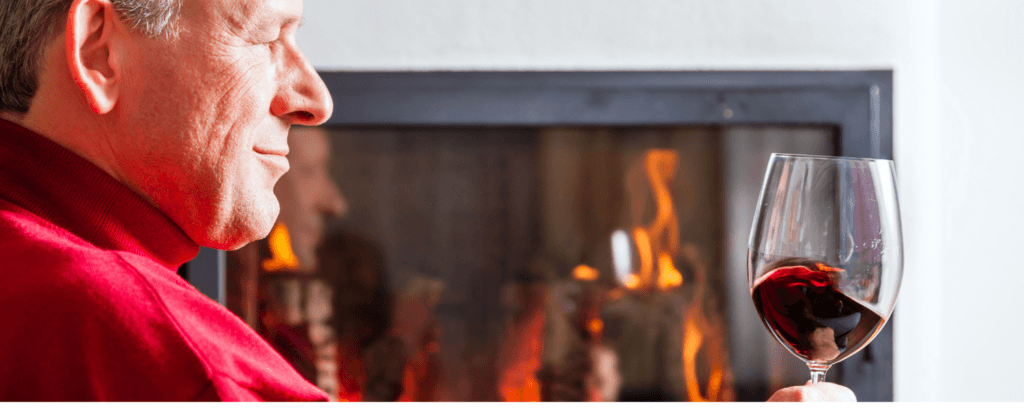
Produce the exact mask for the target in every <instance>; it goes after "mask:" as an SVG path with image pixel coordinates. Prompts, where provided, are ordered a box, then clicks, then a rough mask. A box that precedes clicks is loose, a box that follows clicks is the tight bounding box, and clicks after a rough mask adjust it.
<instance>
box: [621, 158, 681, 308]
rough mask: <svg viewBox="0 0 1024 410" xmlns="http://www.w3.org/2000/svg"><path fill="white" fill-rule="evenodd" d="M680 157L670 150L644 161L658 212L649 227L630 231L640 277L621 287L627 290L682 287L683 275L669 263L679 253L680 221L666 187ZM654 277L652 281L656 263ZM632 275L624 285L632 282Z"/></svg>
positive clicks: (672, 178)
mask: <svg viewBox="0 0 1024 410" xmlns="http://www.w3.org/2000/svg"><path fill="white" fill-rule="evenodd" d="M678 160H679V155H678V154H676V152H675V151H672V150H650V151H648V152H647V155H646V157H645V158H644V169H645V171H646V173H647V180H648V182H650V184H651V191H652V192H653V193H654V199H655V204H656V206H657V210H656V213H655V218H654V221H653V222H651V224H650V225H649V226H638V227H635V228H633V241H634V242H635V243H636V248H637V254H639V256H640V273H639V277H638V278H636V282H637V283H635V284H632V285H631V284H630V283H624V285H625V286H626V288H628V289H639V288H645V289H646V288H649V287H651V285H652V284H654V285H656V286H657V287H658V289H660V290H663V291H665V290H670V289H672V288H677V287H679V286H682V284H683V275H682V274H680V273H679V270H678V269H676V267H675V264H674V263H673V262H672V255H673V254H675V253H676V252H677V251H678V250H679V219H678V218H677V216H676V213H675V207H674V205H673V204H672V192H671V191H670V190H669V183H671V182H672V180H674V179H675V176H676V163H677V162H678ZM654 255H658V259H657V277H655V259H654ZM635 276H637V275H633V277H630V278H629V279H627V282H631V281H633V279H634V277H635Z"/></svg>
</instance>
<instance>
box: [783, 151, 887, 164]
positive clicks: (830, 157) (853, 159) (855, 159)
mask: <svg viewBox="0 0 1024 410" xmlns="http://www.w3.org/2000/svg"><path fill="white" fill-rule="evenodd" d="M775 157H779V158H810V159H819V160H829V161H835V160H840V161H851V162H888V163H891V162H892V160H891V159H881V158H858V157H841V156H836V155H810V154H786V153H779V152H773V153H772V158H775Z"/></svg>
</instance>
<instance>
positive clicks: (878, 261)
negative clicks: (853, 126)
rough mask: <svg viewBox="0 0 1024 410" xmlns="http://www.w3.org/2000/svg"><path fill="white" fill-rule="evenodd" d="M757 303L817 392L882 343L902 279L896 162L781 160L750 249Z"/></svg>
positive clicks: (774, 164) (764, 195)
mask: <svg viewBox="0 0 1024 410" xmlns="http://www.w3.org/2000/svg"><path fill="white" fill-rule="evenodd" d="M747 252H748V255H747V257H748V259H747V274H748V278H749V280H750V294H751V297H752V298H753V299H754V306H755V307H756V308H757V313H758V315H760V316H761V321H762V322H763V323H764V324H765V326H766V327H767V328H768V330H769V331H770V332H771V334H772V336H774V337H775V339H776V340H778V341H779V343H781V344H782V345H783V346H785V347H786V349H787V350H789V351H790V352H791V353H793V354H794V355H796V356H797V357H799V358H800V359H802V360H803V361H804V362H806V363H807V366H808V367H809V368H810V370H811V381H812V382H813V383H818V382H822V381H824V380H825V372H827V371H828V369H829V367H831V366H832V365H833V364H835V363H838V362H840V361H842V360H843V359H846V358H847V357H850V356H851V355H853V354H854V353H856V352H857V351H859V350H860V349H862V348H863V347H864V346H866V345H867V344H868V343H870V342H871V340H872V339H874V337H875V335H877V334H878V332H879V331H880V330H881V329H882V326H884V325H885V322H886V321H888V320H889V316H890V315H891V314H892V309H893V306H894V305H895V304H896V296H897V294H898V293H899V289H900V281H901V279H902V277H903V234H902V231H901V228H900V212H899V202H898V201H897V198H896V177H895V168H894V164H893V162H892V161H888V160H881V159H861V158H845V157H828V156H813V155H792V154H772V156H771V159H770V160H769V162H768V169H767V170H766V171H765V176H764V183H763V184H762V186H761V195H760V197H759V198H758V202H757V209H756V210H755V215H754V223H753V226H752V227H751V230H750V242H749V243H748V250H747Z"/></svg>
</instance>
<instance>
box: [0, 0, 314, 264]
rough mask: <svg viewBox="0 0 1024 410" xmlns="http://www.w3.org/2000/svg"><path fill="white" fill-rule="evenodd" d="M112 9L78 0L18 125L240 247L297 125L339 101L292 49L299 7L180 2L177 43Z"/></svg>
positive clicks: (265, 225) (268, 197) (266, 218)
mask: <svg viewBox="0 0 1024 410" xmlns="http://www.w3.org/2000/svg"><path fill="white" fill-rule="evenodd" d="M116 15H117V12H116V11H115V10H114V7H113V5H112V4H111V3H110V0H75V1H74V3H73V4H72V6H71V10H70V12H69V18H68V23H67V26H66V28H65V29H64V31H62V32H61V31H59V30H58V33H57V34H56V35H55V36H54V38H53V39H52V40H51V41H50V42H49V43H48V44H47V46H46V49H45V50H46V52H45V55H44V58H43V61H42V64H41V67H42V69H41V70H40V71H39V89H38V91H37V93H36V95H35V97H34V98H33V100H32V104H31V106H30V108H29V111H28V112H27V113H24V114H15V113H9V112H5V113H3V114H2V116H3V118H5V119H8V120H12V121H15V122H17V123H19V124H21V125H23V126H25V127H27V128H29V129H32V130H34V131H36V132H38V133H40V134H42V135H44V136H46V137H48V138H50V139H52V140H54V141H55V142H57V143H58V144H61V145H62V146H64V147H66V148H68V149H69V150H71V151H73V152H76V153H78V154H79V155H81V156H82V157H84V158H86V159H87V160H89V161H90V162H92V163H93V164H95V165H97V166H98V167H99V168H101V169H103V170H104V171H106V172H107V173H109V174H110V175H112V176H113V177H114V178H116V179H118V180H120V181H121V182H123V183H124V184H125V185H127V186H128V187H130V188H132V189H133V190H134V191H136V192H137V193H139V194H140V195H142V196H143V197H144V198H145V199H146V200H148V201H149V202H151V203H153V204H154V205H156V207H157V208H159V209H160V210H161V211H163V213H165V214H166V215H167V216H168V217H170V219H171V220H172V221H174V223H175V224H177V225H178V226H179V227H180V228H181V229H182V231H184V232H185V233H186V234H187V235H188V236H189V237H190V238H191V239H192V240H193V241H194V242H196V243H197V244H199V245H202V246H208V247H213V248H219V249H237V248H239V247H241V246H242V245H244V244H246V243H248V242H251V241H253V240H256V239H259V238H262V237H265V236H266V235H267V234H268V233H269V232H270V229H271V228H272V227H273V223H274V220H275V219H276V218H277V215H278V212H279V205H278V201H277V199H276V198H275V196H274V192H273V188H274V184H275V183H276V182H277V180H278V178H280V177H281V175H282V174H284V173H285V172H286V171H287V170H288V168H289V165H288V161H287V159H286V157H285V156H286V155H287V154H288V145H287V135H288V130H289V128H290V126H291V125H296V124H301V125H318V124H321V123H323V122H324V121H326V120H327V118H328V117H330V115H331V113H332V111H333V103H332V101H331V98H330V95H329V93H328V91H327V88H326V86H325V85H324V83H323V81H322V80H321V79H320V77H319V76H318V75H317V73H316V71H314V70H313V67H312V66H311V65H310V64H309V62H308V61H307V60H306V58H305V57H304V56H303V55H302V52H301V51H299V49H298V46H297V45H296V43H295V30H296V29H297V28H298V25H299V22H300V20H301V16H302V0H205V1H185V2H184V4H183V6H182V9H181V13H180V18H178V19H177V20H176V24H177V26H178V28H179V29H180V30H179V34H178V36H176V37H158V38H149V37H146V36H144V35H142V34H140V33H136V32H134V31H132V30H130V29H129V28H128V27H127V26H126V25H125V23H124V22H122V21H121V20H120V19H119V18H117V17H116Z"/></svg>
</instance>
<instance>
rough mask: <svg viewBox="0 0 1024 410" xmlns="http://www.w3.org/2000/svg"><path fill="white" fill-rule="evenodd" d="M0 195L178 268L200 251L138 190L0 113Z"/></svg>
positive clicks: (78, 231) (112, 245) (89, 236)
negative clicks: (138, 192) (4, 118)
mask: <svg viewBox="0 0 1024 410" xmlns="http://www.w3.org/2000/svg"><path fill="white" fill-rule="evenodd" d="M0 200H6V201H9V202H11V203H13V204H15V205H17V206H19V207H21V208H24V209H25V210H27V211H29V212H31V213H33V214H35V215H36V216H38V217H40V218H42V219H44V220H46V221H49V222H50V223H52V224H54V225H56V226H58V227H60V228H63V229H65V230H67V231H68V232H70V233H72V234H73V235H75V236H78V237H80V238H82V239H83V240H85V241H87V242H89V243H91V244H93V245H95V246H96V247H98V248H101V249H107V250H115V251H126V252H131V253H134V254H138V255H141V256H145V257H148V258H150V259H153V260H154V261H156V262H158V263H160V264H161V265H163V266H166V267H167V268H168V269H171V270H177V269H178V267H179V266H181V264H183V263H185V262H187V261H189V260H191V259H192V258H194V257H195V256H196V254H197V253H198V252H199V246H198V245H196V243H195V242H193V241H192V240H191V239H190V238H189V237H188V235H186V234H185V232H183V231H182V230H181V228H179V227H178V225H176V224H175V223H174V222H173V221H171V219H170V218H168V217H167V215H165V214H164V213H163V212H161V211H160V210H159V209H157V208H156V207H155V206H153V205H152V204H150V203H149V202H148V201H146V199H145V198H143V197H142V196H141V195H139V194H137V193H135V192H134V191H132V190H131V189H130V188H128V187H127V186H125V185H124V184H122V183H121V182H119V181H117V180H116V179H114V178H113V177H112V176H110V175H109V174H107V173H106V172H104V171H103V170H101V169H100V168H98V167H97V166H95V165H93V164H92V163H91V162H89V161H88V160H86V159H85V158H82V157H80V156H78V154H75V153H73V152H71V151H69V150H68V149H66V148H64V147H62V146H60V145H58V144H57V143H55V142H53V141H51V140H50V139H48V138H46V137H43V136H41V135H39V134H37V133H35V132H33V131H31V130H28V129H26V128H24V127H21V126H19V125H17V124H14V123H12V122H8V121H5V120H2V119H0Z"/></svg>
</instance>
